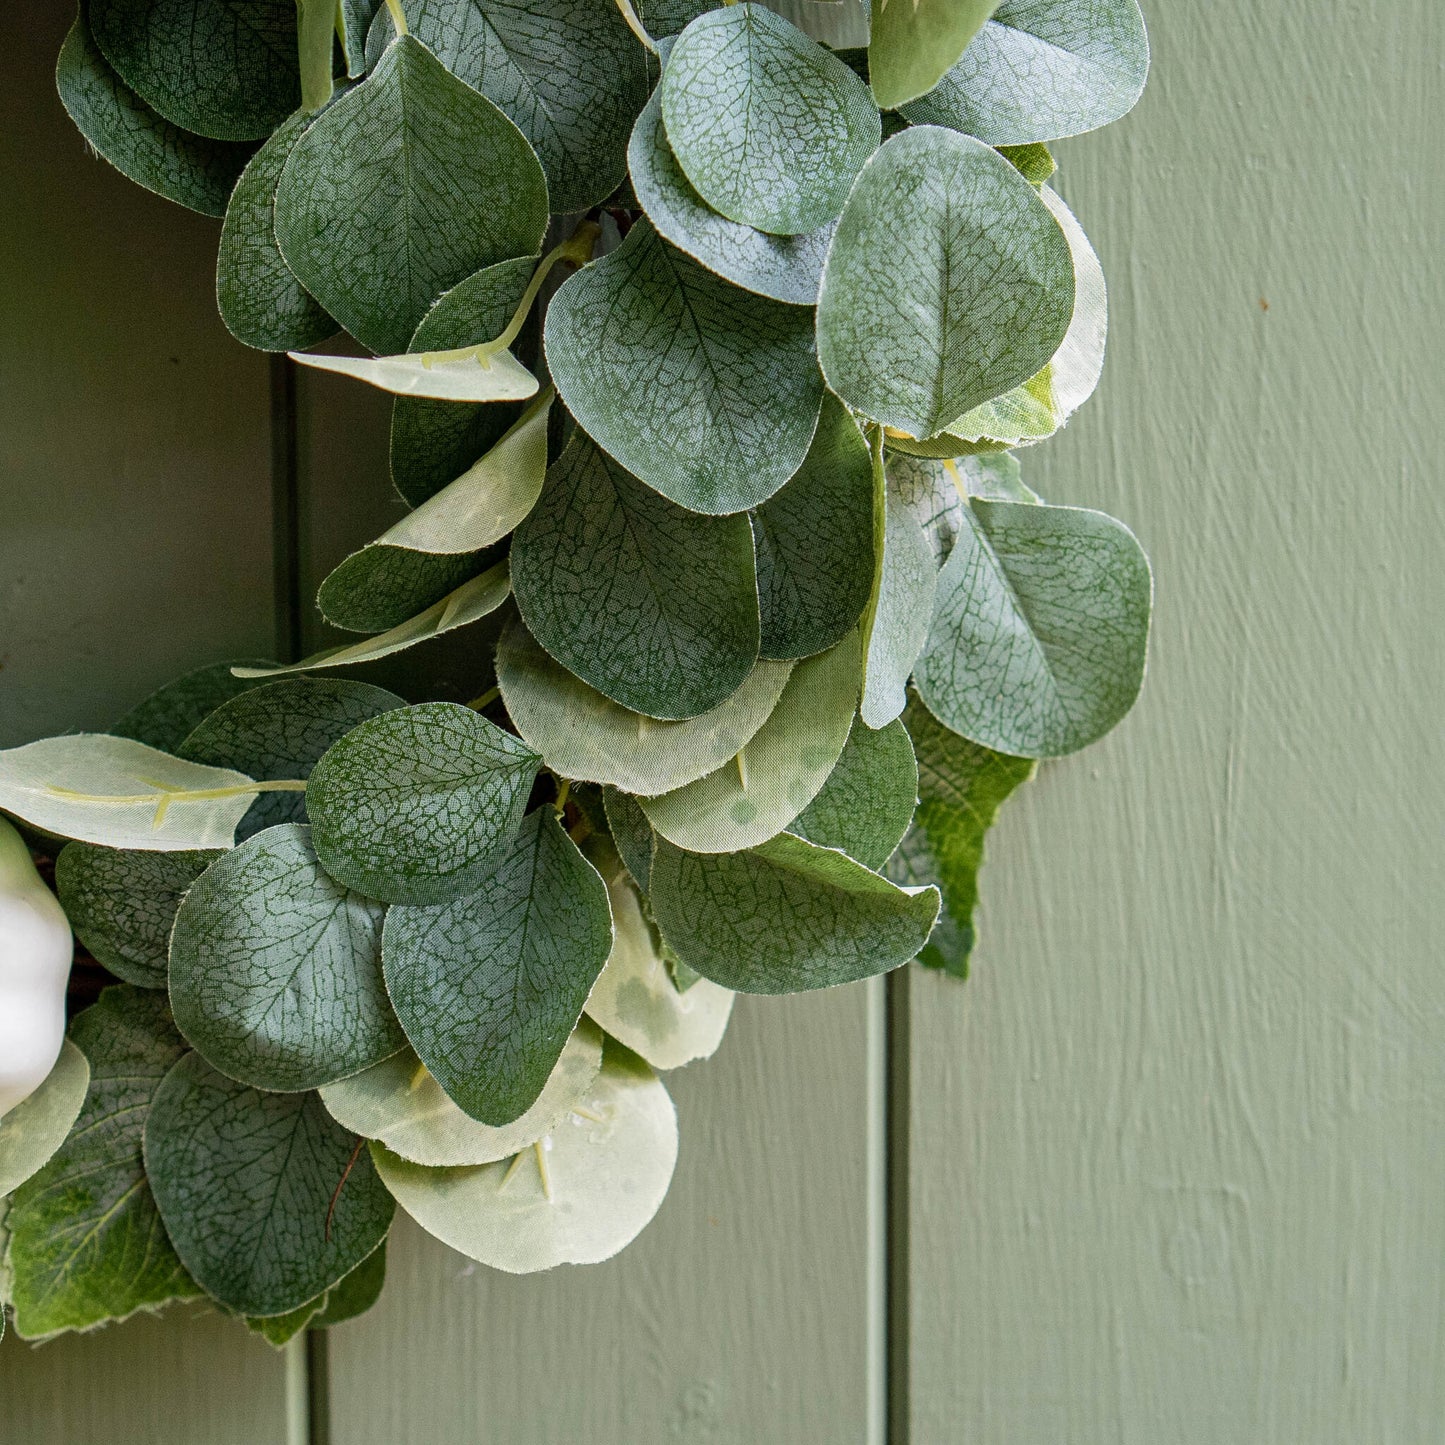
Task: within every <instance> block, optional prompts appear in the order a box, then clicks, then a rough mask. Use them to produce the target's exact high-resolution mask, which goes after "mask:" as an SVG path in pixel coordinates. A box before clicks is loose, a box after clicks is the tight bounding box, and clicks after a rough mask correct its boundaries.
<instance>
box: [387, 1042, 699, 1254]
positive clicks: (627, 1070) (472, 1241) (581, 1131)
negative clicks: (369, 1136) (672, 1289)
mask: <svg viewBox="0 0 1445 1445" xmlns="http://www.w3.org/2000/svg"><path fill="white" fill-rule="evenodd" d="M584 1107H585V1109H586V1113H585V1115H583V1114H573V1115H571V1116H570V1117H569V1118H568V1119H567V1120H566V1121H565V1122H563V1123H561V1124H559V1125H558V1126H557V1128H556V1129H555V1130H554V1131H553V1132H552V1133H551V1134H549V1135H548V1136H547V1137H546V1138H545V1139H541V1140H538V1141H537V1143H536V1144H535V1145H534V1146H533V1148H532V1149H531V1150H530V1151H528V1152H529V1153H530V1154H531V1156H532V1157H530V1158H525V1157H524V1158H522V1159H519V1160H518V1161H517V1166H516V1167H515V1168H514V1167H513V1166H511V1165H508V1164H506V1163H496V1164H483V1165H481V1166H480V1167H479V1168H474V1169H427V1168H425V1167H423V1166H422V1165H420V1164H408V1163H407V1162H406V1161H405V1160H402V1159H398V1158H397V1157H396V1156H395V1155H394V1154H388V1153H387V1151H386V1150H385V1149H383V1148H382V1147H381V1146H380V1145H378V1144H373V1145H372V1146H371V1152H372V1157H373V1159H375V1161H376V1167H377V1172H378V1173H379V1174H380V1175H381V1177H382V1180H383V1182H384V1183H385V1184H386V1187H387V1188H388V1189H390V1190H391V1192H392V1194H394V1195H395V1196H396V1199H397V1202H398V1203H400V1205H401V1207H402V1208H403V1209H404V1210H406V1212H407V1213H408V1214H409V1215H411V1217H412V1218H413V1219H415V1220H416V1222H417V1223H418V1224H419V1225H421V1227H422V1228H423V1229H424V1230H426V1231H427V1233H428V1234H432V1235H435V1236H436V1238H438V1239H440V1240H441V1241H442V1242H443V1243H444V1244H449V1245H450V1246H451V1247H452V1248H453V1249H455V1250H457V1251H459V1252H460V1253H462V1254H464V1255H466V1256H467V1257H468V1258H470V1259H475V1260H478V1261H480V1262H481V1263H482V1264H486V1265H490V1266H491V1267H492V1268H493V1269H500V1270H505V1271H506V1272H507V1273H508V1274H531V1273H534V1272H535V1271H537V1270H543V1269H551V1268H552V1267H553V1266H555V1265H559V1264H597V1263H599V1262H600V1261H602V1260H604V1259H610V1258H611V1257H612V1256H613V1255H614V1254H616V1253H617V1252H618V1251H619V1250H621V1249H624V1248H626V1246H627V1245H629V1244H631V1243H632V1241H633V1240H634V1239H635V1238H636V1237H637V1236H638V1235H639V1234H640V1233H641V1232H642V1230H643V1229H644V1228H645V1227H646V1225H647V1223H648V1221H649V1220H651V1218H652V1216H653V1215H654V1214H656V1213H657V1210H658V1207H659V1206H660V1205H661V1203H662V1201H663V1199H664V1198H665V1197H666V1195H667V1186H668V1185H669V1184H670V1183H671V1182H672V1171H673V1168H674V1167H675V1165H676V1163H677V1113H676V1111H675V1110H674V1109H673V1107H672V1100H671V1099H670V1098H669V1097H668V1095H667V1090H666V1089H665V1088H664V1087H663V1086H662V1083H661V1081H660V1080H659V1079H658V1077H657V1075H656V1074H654V1073H653V1072H652V1070H651V1069H649V1068H648V1067H647V1065H646V1064H644V1063H642V1061H641V1060H640V1059H636V1058H634V1057H633V1056H631V1055H629V1054H628V1053H627V1052H626V1051H625V1050H622V1049H619V1048H617V1047H616V1046H615V1045H612V1046H609V1047H608V1050H607V1055H606V1058H605V1059H604V1061H603V1065H602V1072H601V1074H600V1075H599V1076H598V1078H597V1081H596V1083H595V1084H594V1085H593V1086H592V1089H591V1090H590V1092H589V1093H588V1095H587V1100H586V1104H585V1106H584ZM544 1171H545V1172H544Z"/></svg>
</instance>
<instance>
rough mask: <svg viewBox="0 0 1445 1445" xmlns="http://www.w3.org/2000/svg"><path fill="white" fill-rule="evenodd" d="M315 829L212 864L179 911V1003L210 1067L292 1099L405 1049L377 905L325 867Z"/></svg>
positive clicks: (285, 830)
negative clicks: (389, 995)
mask: <svg viewBox="0 0 1445 1445" xmlns="http://www.w3.org/2000/svg"><path fill="white" fill-rule="evenodd" d="M310 834H311V830H310V829H309V828H307V827H305V826H303V825H301V824H298V823H282V824H280V825H279V826H277V827H275V828H267V829H266V830H265V831H264V832H262V833H258V834H256V836H255V837H254V838H252V839H250V840H249V841H248V842H245V843H242V844H241V846H240V847H239V848H233V849H232V850H231V851H230V852H229V853H226V854H223V855H222V857H221V858H220V859H219V860H218V861H217V862H215V863H214V864H212V865H211V867H210V868H208V869H207V870H206V871H205V872H204V873H203V874H202V875H201V877H200V878H199V879H198V880H197V881H196V883H195V885H194V886H193V887H192V888H191V890H190V892H189V893H187V894H186V896H185V900H184V901H183V902H182V904H181V906H180V910H179V912H178V913H177V914H176V924H175V932H174V933H173V934H172V936H171V966H170V984H171V1006H172V1008H174V1010H175V1016H176V1024H177V1026H178V1027H179V1028H180V1030H181V1032H182V1033H183V1034H184V1035H185V1036H186V1038H187V1040H188V1041H189V1042H190V1043H191V1044H192V1045H193V1046H194V1047H195V1048H196V1049H197V1050H199V1052H200V1053H201V1055H202V1056H203V1057H204V1058H205V1059H206V1060H207V1062H209V1063H210V1064H211V1065H212V1066H213V1067H214V1068H217V1069H219V1070H220V1071H221V1072H222V1073H223V1074H226V1075H227V1076H228V1077H230V1078H233V1079H238V1080H240V1081H241V1082H242V1083H246V1084H252V1085H254V1086H255V1087H256V1088H258V1089H271V1090H275V1091H277V1092H281V1093H291V1092H296V1091H299V1090H303V1089H314V1088H316V1087H317V1086H318V1085H321V1084H329V1083H331V1082H332V1081H333V1080H335V1079H341V1078H345V1077H346V1076H347V1075H348V1074H355V1073H359V1072H360V1071H361V1070H362V1069H365V1068H368V1067H370V1066H371V1065H372V1064H374V1063H377V1062H378V1061H379V1060H381V1059H384V1058H385V1057H386V1056H387V1055H388V1054H393V1053H395V1052H396V1050H397V1049H399V1048H401V1047H402V1045H403V1044H404V1042H405V1040H404V1039H403V1037H402V1034H401V1030H400V1028H399V1027H398V1026H397V1022H396V1020H395V1018H393V1017H392V1013H391V1008H390V1006H389V1005H388V1003H387V1000H386V989H385V986H384V985H383V983H382V977H381V924H382V917H383V915H384V914H385V912H386V910H385V909H384V908H383V907H382V905H381V904H379V903H373V902H372V901H371V900H370V899H368V898H362V897H360V896H359V895H358V894H355V893H348V892H347V891H346V889H345V888H343V887H342V886H341V885H340V884H338V883H336V882H335V881H334V880H333V879H332V878H330V877H329V876H328V875H327V874H326V873H325V872H323V871H322V868H321V865H320V864H319V863H318V862H317V859H316V853H315V851H314V849H313V848H312V843H311V836H310Z"/></svg>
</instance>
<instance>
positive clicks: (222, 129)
mask: <svg viewBox="0 0 1445 1445" xmlns="http://www.w3.org/2000/svg"><path fill="white" fill-rule="evenodd" d="M88 5H89V10H90V25H91V29H92V31H94V33H95V38H96V40H97V41H98V42H99V44H100V48H101V49H102V50H103V51H104V52H105V56H106V59H107V60H109V61H110V63H111V64H112V65H113V66H114V67H115V68H116V70H117V71H119V72H120V76H121V79H122V80H124V81H125V83H126V84H127V85H128V86H130V87H131V89H132V90H135V91H137V92H138V93H139V94H140V96H141V97H142V98H143V99H144V100H145V101H146V102H147V103H148V104H150V105H151V106H153V107H154V108H155V109H156V110H158V111H159V112H160V113H161V114H162V115H163V116H165V118H166V119H167V120H169V121H173V122H174V123H175V124H176V125H178V126H182V127H183V128H184V129H186V130H191V131H195V132H196V133H197V134H198V135H203V136H212V137H214V138H215V139H217V140H259V139H260V138H261V137H262V136H265V135H269V134H270V133H271V131H273V130H274V129H275V128H276V127H277V126H278V125H279V124H280V123H281V122H282V121H283V120H285V119H286V117H287V116H288V115H290V114H291V112H292V111H293V110H295V109H296V107H297V106H298V105H299V104H300V102H301V85H300V77H299V74H298V70H297V64H296V3H295V0H88Z"/></svg>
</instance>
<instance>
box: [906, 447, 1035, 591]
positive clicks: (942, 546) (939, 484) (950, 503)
mask: <svg viewBox="0 0 1445 1445" xmlns="http://www.w3.org/2000/svg"><path fill="white" fill-rule="evenodd" d="M1004 455H1005V456H1007V453H1005V454H1004ZM1008 460H1009V461H1011V462H1013V458H1012V457H1008ZM886 462H887V468H888V504H889V505H890V506H895V507H898V508H900V509H902V510H905V511H907V512H909V513H911V514H912V516H913V520H914V521H915V522H917V523H918V525H919V527H920V528H921V529H922V531H923V536H924V539H925V541H927V543H928V548H929V551H930V552H931V553H932V555H933V566H934V569H935V570H937V569H938V568H940V567H942V566H943V564H944V563H945V562H946V561H948V554H949V553H950V552H951V551H953V543H954V539H955V538H956V537H957V536H958V529H959V528H960V527H961V526H963V498H962V497H961V496H960V495H959V488H958V486H957V485H956V484H955V483H954V480H953V473H951V472H950V471H949V470H948V466H947V463H946V462H942V461H937V460H934V459H931V458H928V457H913V456H907V455H904V454H903V453H900V452H889V453H887V457H886ZM1013 465H1014V467H1015V469H1017V467H1018V463H1017V462H1013ZM960 466H961V464H960ZM955 471H959V466H956V467H955ZM960 475H961V472H960Z"/></svg>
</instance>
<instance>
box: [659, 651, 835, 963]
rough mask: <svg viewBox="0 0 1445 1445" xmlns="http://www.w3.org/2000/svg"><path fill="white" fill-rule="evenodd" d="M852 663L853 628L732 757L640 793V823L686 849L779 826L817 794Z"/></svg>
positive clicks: (720, 849) (731, 843) (735, 845)
mask: <svg viewBox="0 0 1445 1445" xmlns="http://www.w3.org/2000/svg"><path fill="white" fill-rule="evenodd" d="M859 668H860V653H859V641H858V634H857V633H856V632H853V633H850V634H849V635H848V636H847V637H845V638H844V639H843V641H842V642H840V643H838V644H837V645H836V646H835V647H832V648H830V649H829V650H828V651H827V652H823V653H819V654H818V655H817V656H816V657H810V658H807V659H806V660H805V661H803V662H800V663H798V665H797V666H796V667H795V668H794V669H793V675H792V676H791V677H790V678H789V679H788V685H787V687H785V688H784V689H783V693H782V696H781V697H780V698H779V699H778V705H777V707H775V708H774V709H773V712H772V715H771V716H770V717H769V718H768V720H767V722H765V723H764V724H763V726H762V727H761V728H760V729H759V730H758V732H757V733H756V735H755V736H753V737H752V738H750V739H749V740H748V742H747V743H746V745H745V746H744V747H742V748H740V749H739V750H738V752H737V753H736V755H735V756H733V757H732V758H730V759H729V760H728V761H727V762H725V763H723V764H722V765H721V766H720V767H718V768H716V769H715V770H714V771H712V772H710V773H709V774H708V775H707V776H706V777H704V778H699V779H698V781H697V782H695V783H689V784H687V785H686V786H685V787H681V788H676V789H674V790H673V791H671V792H667V793H663V794H662V795H661V796H660V797H655V798H644V799H642V800H641V801H642V809H643V811H644V812H645V813H646V814H647V820H648V822H650V823H651V824H652V826H653V827H654V828H655V829H656V830H657V832H658V833H660V834H661V835H662V836H663V837H664V838H668V839H670V840H671V841H672V842H673V843H675V844H676V845H677V846H678V847H679V848H686V849H688V850H689V851H691V852H694V853H733V852H737V851H738V850H740V849H743V848H751V847H753V846H754V845H755V844H758V843H761V842H763V841H764V840H765V839H767V838H771V837H773V836H774V835H775V834H777V833H779V832H781V831H782V830H783V829H784V828H786V827H787V826H788V824H789V823H790V822H791V821H792V820H793V819H794V818H795V817H797V815H798V814H799V813H800V812H802V810H803V809H804V808H806V807H807V806H808V804H809V803H810V802H812V800H813V799H814V797H816V796H817V794H818V790H819V789H820V788H821V787H822V786H823V784H824V783H825V782H826V781H827V778H828V774H829V773H830V772H832V770H833V765H834V764H835V763H836V762H837V761H838V755H839V754H840V753H841V752H842V751H843V746H844V744H845V743H846V742H847V741H848V730H849V728H850V727H851V725H852V722H853V714H854V712H855V710H856V709H857V706H858V684H859ZM689 961H690V960H689ZM700 971H702V970H700Z"/></svg>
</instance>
